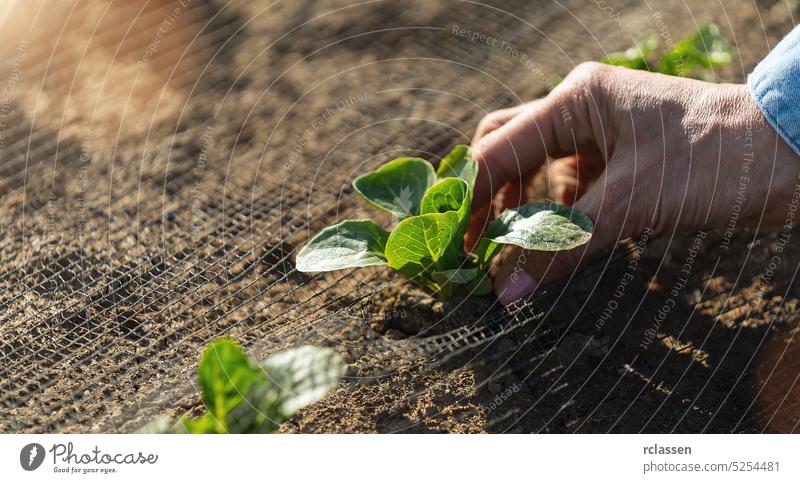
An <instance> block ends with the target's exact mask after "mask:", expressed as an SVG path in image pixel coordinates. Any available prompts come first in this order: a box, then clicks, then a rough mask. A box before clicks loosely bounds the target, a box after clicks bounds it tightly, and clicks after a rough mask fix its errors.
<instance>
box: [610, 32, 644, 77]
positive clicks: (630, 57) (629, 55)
mask: <svg viewBox="0 0 800 483" xmlns="http://www.w3.org/2000/svg"><path fill="white" fill-rule="evenodd" d="M656 47H658V36H656V35H655V34H653V33H650V34H647V35H645V36H644V37H642V38H640V39H639V40H638V41H637V42H636V45H634V46H633V47H631V48H629V49H628V50H626V51H625V52H615V53H613V54H610V55H609V56H608V57H606V58H605V59H603V60H601V62H603V63H604V64H609V65H619V66H622V67H627V68H629V69H637V70H650V66H649V65H648V64H647V58H648V57H650V55H651V54H652V53H653V52H654V51H655V49H656Z"/></svg>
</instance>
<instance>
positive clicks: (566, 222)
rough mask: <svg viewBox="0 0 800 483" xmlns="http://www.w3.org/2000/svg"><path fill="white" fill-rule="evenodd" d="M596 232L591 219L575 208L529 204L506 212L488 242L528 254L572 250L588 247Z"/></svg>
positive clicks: (492, 228)
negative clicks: (531, 251)
mask: <svg viewBox="0 0 800 483" xmlns="http://www.w3.org/2000/svg"><path fill="white" fill-rule="evenodd" d="M592 228H593V226H592V221H591V220H590V219H589V217H587V216H586V215H584V214H583V213H581V212H579V211H578V210H576V209H574V208H572V207H569V206H562V205H559V204H557V203H551V202H545V203H529V204H527V205H522V206H519V207H517V208H512V209H509V210H506V211H504V212H503V214H501V215H500V217H499V218H498V219H496V220H494V221H492V222H491V223H490V227H489V232H488V236H485V237H484V238H488V239H489V240H490V241H493V242H495V243H502V244H507V245H516V246H519V247H522V248H524V249H526V250H540V251H559V250H570V249H572V248H576V247H579V246H581V245H584V244H585V243H587V242H588V241H589V239H590V238H591V237H592Z"/></svg>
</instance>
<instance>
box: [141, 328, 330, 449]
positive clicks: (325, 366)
mask: <svg viewBox="0 0 800 483" xmlns="http://www.w3.org/2000/svg"><path fill="white" fill-rule="evenodd" d="M344 369H345V363H344V361H343V360H342V358H341V357H340V356H339V355H338V354H336V353H335V352H333V351H332V350H330V349H325V348H320V347H313V346H301V347H297V348H294V349H288V350H285V351H282V352H278V353H277V354H274V355H272V356H270V357H268V358H267V359H266V360H264V361H263V362H261V363H258V364H254V363H252V362H251V361H250V360H249V359H248V358H247V356H246V355H245V354H244V352H242V349H241V348H240V347H239V345H238V344H237V343H236V342H234V341H233V340H231V339H220V340H217V341H215V342H213V343H211V344H209V346H208V347H207V348H206V350H205V352H204V353H203V357H202V358H201V359H200V364H199V367H198V371H197V375H198V381H199V383H200V389H201V392H202V395H203V403H204V404H205V406H206V409H207V411H206V413H205V414H203V415H202V416H200V417H197V418H188V417H182V418H180V419H179V420H178V421H173V420H172V419H170V418H160V419H157V420H155V421H153V422H152V423H150V424H149V425H148V426H147V427H145V429H144V431H145V432H152V433H192V434H209V433H212V434H222V433H271V432H273V431H274V430H275V429H276V428H277V427H278V425H280V424H281V423H282V422H284V421H286V420H287V419H289V418H291V417H292V415H294V414H295V413H296V412H297V410H298V409H300V408H301V407H303V406H306V405H308V404H311V403H313V402H315V401H317V400H319V399H320V398H322V397H323V396H324V395H325V394H327V393H328V392H329V391H330V390H331V389H333V388H334V387H335V386H336V384H337V383H338V382H339V380H340V379H341V377H342V376H343V375H344Z"/></svg>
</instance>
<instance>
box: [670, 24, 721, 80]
mask: <svg viewBox="0 0 800 483" xmlns="http://www.w3.org/2000/svg"><path fill="white" fill-rule="evenodd" d="M733 56H734V50H733V47H732V46H731V44H730V43H729V42H728V40H727V39H726V38H725V36H724V35H722V32H721V31H720V29H719V27H718V26H717V25H716V24H714V23H708V24H705V25H703V26H702V27H700V28H699V29H698V30H697V33H695V34H694V35H691V36H689V37H687V38H685V39H683V40H681V41H680V42H678V43H677V44H675V45H673V46H672V48H670V49H669V50H668V51H667V52H665V53H664V55H662V56H661V59H660V60H659V65H658V70H659V72H661V73H662V74H669V75H679V76H688V77H696V78H699V79H704V80H713V78H714V76H713V72H710V70H711V69H713V68H715V67H721V66H723V65H726V64H728V63H730V62H731V61H732V60H733Z"/></svg>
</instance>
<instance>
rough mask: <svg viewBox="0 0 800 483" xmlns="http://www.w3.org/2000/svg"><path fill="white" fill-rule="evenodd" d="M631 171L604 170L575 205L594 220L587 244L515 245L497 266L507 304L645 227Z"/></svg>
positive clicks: (497, 283) (500, 291) (500, 294)
mask: <svg viewBox="0 0 800 483" xmlns="http://www.w3.org/2000/svg"><path fill="white" fill-rule="evenodd" d="M632 182H633V178H632V176H631V175H630V173H623V174H621V175H617V173H615V172H613V171H611V172H610V174H609V171H606V172H604V174H603V175H601V176H600V178H599V179H598V180H597V182H596V183H595V184H594V185H592V187H591V188H589V190H588V191H587V192H586V194H585V195H584V196H583V197H582V198H581V199H579V200H578V202H577V203H576V204H575V207H576V208H577V209H579V210H580V211H582V212H584V213H586V214H587V215H588V216H589V217H590V218H591V219H592V221H593V222H594V231H593V233H592V239H591V240H590V241H589V243H588V244H586V245H584V246H582V247H578V248H576V249H573V250H568V251H563V252H531V251H525V250H522V249H517V248H515V249H514V250H513V251H512V252H511V254H510V255H509V256H508V257H507V258H506V259H505V261H504V262H503V264H502V265H501V266H500V267H499V268H498V271H497V274H496V276H495V292H496V293H497V296H498V298H499V299H500V301H501V302H502V303H503V304H505V305H508V304H510V303H512V302H514V301H515V300H518V299H520V298H524V297H527V296H529V295H530V294H532V293H533V292H534V291H535V290H536V289H537V288H538V287H540V286H544V285H547V284H549V283H551V282H553V281H556V280H559V279H561V278H563V277H565V276H568V275H569V274H570V273H571V272H573V271H574V270H575V269H576V268H577V267H578V266H579V265H580V264H581V263H582V262H583V261H585V260H586V259H587V258H589V257H590V256H591V255H592V254H594V253H597V252H598V251H601V250H605V249H607V248H610V247H612V246H614V245H615V244H616V243H617V242H618V241H619V240H623V239H625V238H629V237H630V236H633V235H635V234H637V233H639V232H640V231H641V230H643V229H644V227H643V226H641V224H640V223H639V220H642V219H646V218H645V216H644V215H645V213H641V212H639V211H637V210H640V209H641V207H642V205H634V204H632V203H631V200H632V193H633V189H632V185H631V183H632Z"/></svg>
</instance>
